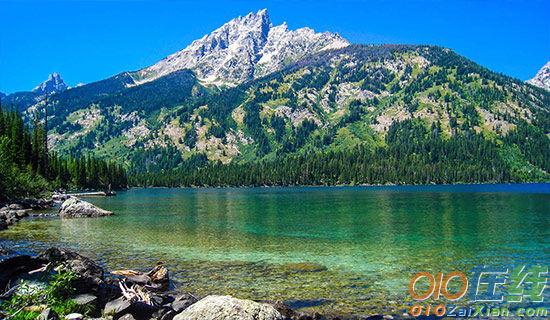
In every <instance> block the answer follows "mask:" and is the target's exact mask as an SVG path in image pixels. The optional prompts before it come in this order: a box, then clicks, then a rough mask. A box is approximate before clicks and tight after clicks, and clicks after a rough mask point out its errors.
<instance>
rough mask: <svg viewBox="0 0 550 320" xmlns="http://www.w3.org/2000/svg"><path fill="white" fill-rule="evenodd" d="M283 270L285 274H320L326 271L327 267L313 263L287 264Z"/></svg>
mask: <svg viewBox="0 0 550 320" xmlns="http://www.w3.org/2000/svg"><path fill="white" fill-rule="evenodd" d="M283 267H284V269H285V270H286V271H287V272H297V273H302V272H321V271H326V270H328V269H327V267H325V266H324V265H322V264H319V263H313V262H298V263H288V264H285V265H284V266H283Z"/></svg>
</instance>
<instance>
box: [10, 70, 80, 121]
mask: <svg viewBox="0 0 550 320" xmlns="http://www.w3.org/2000/svg"><path fill="white" fill-rule="evenodd" d="M67 89H69V86H68V85H67V84H66V83H65V82H64V81H63V78H61V75H60V74H59V73H57V72H54V73H52V74H50V75H49V76H48V79H47V80H46V81H44V82H42V83H41V84H39V85H38V86H36V87H35V88H34V89H33V90H32V91H21V92H15V93H12V94H8V95H5V94H0V99H1V100H2V104H6V105H10V106H13V107H15V108H17V109H18V110H19V111H22V112H26V113H28V114H31V113H33V112H34V110H35V109H36V107H38V106H39V105H41V104H42V103H43V101H44V98H45V97H47V96H50V95H52V94H56V93H61V92H64V91H66V90H67Z"/></svg>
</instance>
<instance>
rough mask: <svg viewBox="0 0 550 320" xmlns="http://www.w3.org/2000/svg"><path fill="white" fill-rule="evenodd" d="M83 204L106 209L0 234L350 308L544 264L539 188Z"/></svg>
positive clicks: (222, 285)
mask: <svg viewBox="0 0 550 320" xmlns="http://www.w3.org/2000/svg"><path fill="white" fill-rule="evenodd" d="M87 200H89V201H91V202H93V203H95V204H97V205H98V206H100V207H102V208H104V209H107V210H111V211H113V212H114V213H115V215H114V216H112V217H107V218H99V219H78V220H76V219H75V220H59V219H30V220H25V221H24V222H21V223H19V224H18V225H16V226H13V227H12V228H10V229H9V230H7V231H3V232H1V233H0V242H3V243H4V244H8V245H9V246H14V247H16V248H17V249H20V250H28V249H32V250H37V249H40V248H43V247H48V246H52V245H61V246H66V247H70V248H73V249H76V250H78V251H80V252H82V253H84V254H86V255H88V256H91V257H93V258H95V259H98V260H100V261H101V262H102V263H103V264H105V265H106V267H107V268H108V269H116V268H134V269H142V270H146V269H147V268H149V267H151V266H152V265H154V263H155V262H156V261H158V260H162V261H164V262H166V263H167V264H168V266H169V269H170V270H171V271H172V278H173V279H174V280H175V282H176V285H177V286H178V288H180V290H186V291H192V292H195V293H197V294H199V295H206V294H209V293H216V294H233V295H236V296H239V297H243V298H253V299H280V300H286V301H290V302H291V304H292V305H293V306H295V307H304V308H306V309H310V308H311V309H315V310H319V311H324V312H334V313H352V314H361V315H362V314H371V313H376V312H381V311H384V309H388V308H389V310H399V308H400V307H401V306H402V305H403V301H404V300H406V296H407V291H406V289H407V285H408V281H409V278H410V277H411V275H412V274H413V273H415V272H418V271H424V270H427V271H434V272H436V271H453V270H462V271H466V270H469V268H471V267H473V266H475V265H482V264H488V265H507V266H509V265H512V264H516V263H528V264H547V263H548V261H550V259H549V258H550V252H549V250H548V249H547V248H548V247H549V239H550V237H549V235H550V231H549V230H550V184H529V185H460V186H423V187H400V186H395V187H296V188H250V189H231V188H229V189H131V190H129V191H127V192H121V193H119V194H118V195H117V196H116V197H111V198H88V199H87ZM302 262H307V263H312V264H315V265H312V266H311V267H316V266H317V265H322V266H325V267H326V270H323V269H322V268H313V270H303V268H300V265H296V263H302ZM306 267H307V266H306ZM306 269H307V268H306Z"/></svg>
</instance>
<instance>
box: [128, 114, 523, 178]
mask: <svg viewBox="0 0 550 320" xmlns="http://www.w3.org/2000/svg"><path fill="white" fill-rule="evenodd" d="M385 142H386V145H387V146H386V147H377V148H371V147H367V146H356V147H354V148H352V149H349V150H341V151H329V152H309V153H304V154H300V155H288V156H286V157H280V158H278V159H277V160H275V161H259V162H252V163H250V162H249V163H241V164H235V163H232V164H228V165H223V164H220V163H209V164H206V165H205V164H203V165H201V166H197V167H194V168H193V167H191V168H190V167H189V166H186V167H185V168H179V169H175V170H171V171H170V172H168V173H155V174H152V173H147V174H144V173H140V174H136V175H134V176H132V183H133V184H136V185H145V186H151V185H164V186H249V185H255V186H262V185H336V184H386V183H395V184H430V183H438V184H443V183H476V182H511V181H515V180H514V177H513V176H512V175H511V172H510V170H509V168H508V166H507V164H506V162H505V161H504V160H502V158H501V157H500V154H499V149H498V146H497V145H496V144H495V143H493V142H491V141H489V140H485V139H484V138H483V136H481V135H478V134H476V133H475V132H467V133H465V134H461V135H457V136H455V137H452V138H451V139H444V138H443V137H442V136H441V134H440V129H438V128H437V127H434V128H433V129H432V130H428V128H426V127H425V125H424V124H423V123H422V122H420V121H417V120H406V121H403V122H399V123H394V124H393V125H392V126H391V127H390V129H389V132H388V135H387V137H386V141H385Z"/></svg>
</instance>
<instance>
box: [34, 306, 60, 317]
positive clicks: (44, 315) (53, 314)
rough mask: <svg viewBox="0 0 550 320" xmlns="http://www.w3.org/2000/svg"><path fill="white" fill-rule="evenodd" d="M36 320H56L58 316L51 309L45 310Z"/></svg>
mask: <svg viewBox="0 0 550 320" xmlns="http://www.w3.org/2000/svg"><path fill="white" fill-rule="evenodd" d="M36 319H37V320H58V319H59V316H58V315H57V313H55V311H53V310H52V309H50V308H46V309H44V311H42V312H41V313H40V315H39V316H38V318H36Z"/></svg>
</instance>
